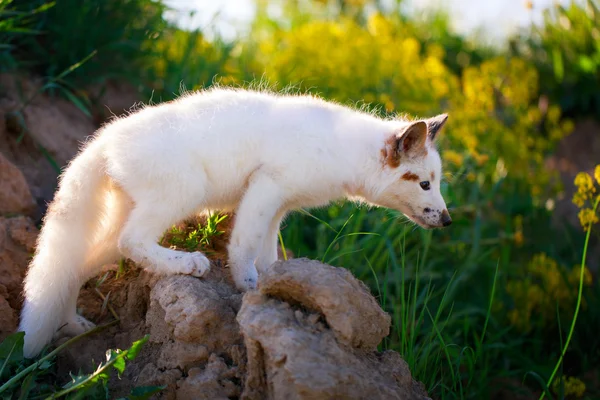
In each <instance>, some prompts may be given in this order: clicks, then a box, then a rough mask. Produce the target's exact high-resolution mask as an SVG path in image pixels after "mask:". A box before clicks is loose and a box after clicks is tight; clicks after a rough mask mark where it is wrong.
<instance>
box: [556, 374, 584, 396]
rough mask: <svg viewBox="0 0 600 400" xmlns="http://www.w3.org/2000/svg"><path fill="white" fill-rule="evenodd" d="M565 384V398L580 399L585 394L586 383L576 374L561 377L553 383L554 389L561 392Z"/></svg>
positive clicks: (557, 392)
mask: <svg viewBox="0 0 600 400" xmlns="http://www.w3.org/2000/svg"><path fill="white" fill-rule="evenodd" d="M563 385H564V388H563V389H564V393H563V394H564V396H565V398H575V399H579V398H581V397H583V395H584V394H585V383H583V381H581V379H579V378H576V377H574V376H569V377H561V378H560V379H557V380H555V381H554V383H552V391H553V392H554V393H556V394H559V393H560V391H561V386H563Z"/></svg>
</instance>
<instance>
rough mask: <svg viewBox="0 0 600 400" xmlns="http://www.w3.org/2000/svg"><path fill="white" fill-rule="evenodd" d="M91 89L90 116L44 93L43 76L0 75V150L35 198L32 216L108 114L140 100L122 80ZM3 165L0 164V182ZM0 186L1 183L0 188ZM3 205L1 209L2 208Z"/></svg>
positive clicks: (29, 212) (39, 214)
mask: <svg viewBox="0 0 600 400" xmlns="http://www.w3.org/2000/svg"><path fill="white" fill-rule="evenodd" d="M89 94H90V96H89V97H90V98H91V101H92V103H93V107H92V110H91V112H92V114H93V116H94V119H93V120H92V119H91V118H89V117H88V116H87V115H86V114H84V113H83V112H82V110H81V109H79V108H78V107H77V106H76V105H75V104H73V103H72V102H70V101H68V100H65V99H64V98H61V97H59V96H50V95H48V94H46V93H44V92H43V91H42V82H41V80H36V79H33V78H30V77H28V76H20V75H14V74H0V153H2V155H3V157H2V158H3V159H4V158H5V159H6V160H8V161H9V162H10V163H11V164H14V165H15V166H16V167H17V168H18V169H19V170H20V171H21V173H22V175H23V176H24V178H25V181H26V182H27V185H28V187H29V191H30V192H31V195H33V198H34V199H35V201H36V202H37V209H35V207H32V208H33V209H27V210H24V211H25V212H26V213H27V215H30V216H33V217H34V218H35V219H36V220H38V219H40V218H41V217H42V215H43V213H44V212H45V210H46V204H47V203H48V202H50V201H51V200H52V198H53V197H54V191H55V189H56V184H57V177H58V174H59V171H60V169H61V168H62V167H64V166H65V165H66V164H67V163H68V162H69V160H71V158H73V156H74V155H75V154H76V153H77V151H78V150H79V148H80V146H81V143H82V142H83V141H85V139H86V138H87V137H88V136H90V135H92V134H93V133H94V132H95V131H96V129H97V128H98V127H99V126H100V125H101V124H102V123H104V122H105V121H106V120H107V119H108V118H111V117H112V116H113V115H119V114H123V113H124V112H126V111H127V110H128V109H129V107H131V106H132V105H133V104H134V103H135V102H136V101H139V94H138V93H137V91H136V90H135V88H133V87H129V86H126V85H120V86H118V87H117V86H116V85H114V84H108V85H106V86H105V87H103V88H102V89H100V88H96V89H94V90H91V91H90V93H89ZM0 161H1V160H0ZM5 169H6V168H5V167H4V165H2V164H0V181H2V182H3V181H5V179H4V176H3V175H4V170H5ZM11 175H12V174H11ZM4 185H6V184H5V183H4ZM18 185H19V186H18V187H19V191H20V192H19V193H22V194H21V196H25V193H24V191H23V189H22V188H21V183H20V182H19V183H18ZM3 189H4V188H3V187H0V192H3ZM2 200H3V199H2V198H0V204H2V203H3V201H2ZM3 208H4V207H2V209H0V214H2V213H4V210H3ZM19 212H21V211H19Z"/></svg>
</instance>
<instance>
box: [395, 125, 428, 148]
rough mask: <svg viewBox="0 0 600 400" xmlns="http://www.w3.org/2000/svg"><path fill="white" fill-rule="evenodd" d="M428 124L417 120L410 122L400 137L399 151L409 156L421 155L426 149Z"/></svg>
mask: <svg viewBox="0 0 600 400" xmlns="http://www.w3.org/2000/svg"><path fill="white" fill-rule="evenodd" d="M426 140H427V124H426V123H425V122H423V121H416V122H413V123H412V124H410V125H409V126H408V127H407V128H406V129H405V130H404V131H403V132H402V133H401V134H400V135H399V136H398V137H397V142H398V147H397V149H398V153H399V154H407V155H409V156H415V155H419V154H420V153H422V152H423V151H424V150H425V142H426Z"/></svg>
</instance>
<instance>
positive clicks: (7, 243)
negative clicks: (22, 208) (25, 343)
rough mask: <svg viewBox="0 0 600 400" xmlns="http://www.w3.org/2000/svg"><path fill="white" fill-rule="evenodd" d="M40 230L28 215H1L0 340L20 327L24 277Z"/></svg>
mask: <svg viewBox="0 0 600 400" xmlns="http://www.w3.org/2000/svg"><path fill="white" fill-rule="evenodd" d="M37 234H38V230H37V228H36V227H35V225H34V224H33V222H32V221H31V219H29V218H27V217H22V216H21V217H14V218H4V217H0V341H2V340H4V338H5V337H6V336H8V335H9V334H11V333H13V332H14V330H15V329H16V328H17V321H18V310H20V309H21V301H22V300H21V288H22V283H23V278H24V277H25V272H26V269H27V264H28V260H29V257H30V256H31V255H32V254H33V252H34V247H35V240H36V237H37Z"/></svg>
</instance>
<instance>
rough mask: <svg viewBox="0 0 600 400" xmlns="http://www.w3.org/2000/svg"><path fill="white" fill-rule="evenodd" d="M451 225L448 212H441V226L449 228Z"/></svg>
mask: <svg viewBox="0 0 600 400" xmlns="http://www.w3.org/2000/svg"><path fill="white" fill-rule="evenodd" d="M451 224H452V218H450V213H448V210H444V211H442V225H444V226H449V225H451Z"/></svg>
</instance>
